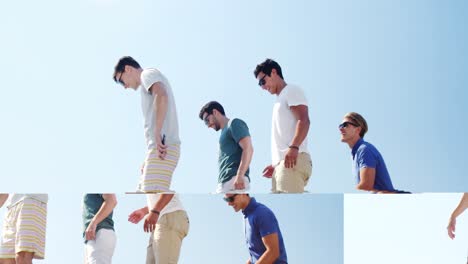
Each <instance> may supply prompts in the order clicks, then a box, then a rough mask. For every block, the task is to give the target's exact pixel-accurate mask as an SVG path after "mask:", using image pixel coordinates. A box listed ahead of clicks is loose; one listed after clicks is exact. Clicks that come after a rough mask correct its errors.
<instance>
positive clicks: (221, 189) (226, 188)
mask: <svg viewBox="0 0 468 264" xmlns="http://www.w3.org/2000/svg"><path fill="white" fill-rule="evenodd" d="M235 181H236V176H234V177H232V178H231V179H230V180H229V181H227V182H225V183H218V187H216V193H246V192H248V191H249V190H250V181H249V178H247V176H244V187H245V188H244V189H241V190H236V188H234V182H235Z"/></svg>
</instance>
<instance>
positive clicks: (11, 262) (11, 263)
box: [0, 258, 16, 264]
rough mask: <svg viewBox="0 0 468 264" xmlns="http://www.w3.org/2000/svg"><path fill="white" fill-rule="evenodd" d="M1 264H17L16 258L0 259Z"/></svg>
mask: <svg viewBox="0 0 468 264" xmlns="http://www.w3.org/2000/svg"><path fill="white" fill-rule="evenodd" d="M0 264H16V262H15V259H14V258H12V259H11V258H9V259H0Z"/></svg>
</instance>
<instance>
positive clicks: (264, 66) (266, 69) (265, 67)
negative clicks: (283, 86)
mask: <svg viewBox="0 0 468 264" xmlns="http://www.w3.org/2000/svg"><path fill="white" fill-rule="evenodd" d="M273 69H275V70H276V72H277V73H278V75H279V77H281V79H283V80H284V78H283V72H282V71H281V66H280V65H279V64H278V63H277V62H276V61H274V60H272V59H266V60H265V61H264V62H262V63H260V64H258V65H257V67H256V68H255V70H254V75H255V78H257V76H258V74H259V73H260V72H263V73H264V74H266V75H268V76H271V70H273Z"/></svg>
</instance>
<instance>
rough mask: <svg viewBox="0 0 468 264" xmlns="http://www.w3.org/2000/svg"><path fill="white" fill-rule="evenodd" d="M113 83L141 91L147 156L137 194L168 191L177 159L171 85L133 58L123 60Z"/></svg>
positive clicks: (176, 135) (177, 143)
mask: <svg viewBox="0 0 468 264" xmlns="http://www.w3.org/2000/svg"><path fill="white" fill-rule="evenodd" d="M113 78H114V81H115V82H118V83H120V84H121V85H122V86H124V87H125V89H128V88H131V89H133V90H137V89H140V90H141V103H142V110H143V117H144V128H145V138H146V145H147V155H146V158H145V161H144V163H143V165H142V168H141V174H142V176H141V181H140V184H139V187H138V191H142V192H145V193H157V192H167V191H170V185H171V181H172V174H173V172H174V170H175V168H176V166H177V162H178V161H179V156H180V139H179V122H178V120H177V109H176V105H175V100H174V95H173V93H172V88H171V85H170V84H169V81H168V80H167V79H166V77H165V76H164V75H163V74H162V73H161V72H160V71H158V70H157V69H153V68H147V69H143V68H141V67H140V64H138V62H137V61H136V60H134V59H133V58H132V57H129V56H125V57H122V58H121V59H120V60H119V61H118V63H117V65H116V66H115V69H114V75H113Z"/></svg>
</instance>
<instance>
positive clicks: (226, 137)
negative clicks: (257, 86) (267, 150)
mask: <svg viewBox="0 0 468 264" xmlns="http://www.w3.org/2000/svg"><path fill="white" fill-rule="evenodd" d="M198 116H199V117H200V119H201V120H203V121H205V124H206V125H207V126H208V127H209V128H213V129H214V130H215V131H219V130H221V135H220V136H219V158H218V166H219V176H218V187H217V188H216V192H217V193H227V192H233V191H236V190H239V191H246V190H249V184H250V178H249V165H250V161H251V160H252V155H253V147H252V141H251V139H250V133H249V128H248V127H247V124H246V123H245V122H244V121H242V120H240V119H238V118H234V119H232V120H230V119H229V118H227V117H226V115H225V113H224V108H223V106H222V105H221V104H220V103H218V102H216V101H211V102H208V103H207V104H205V105H204V106H203V107H202V109H201V110H200V114H199V115H198Z"/></svg>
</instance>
